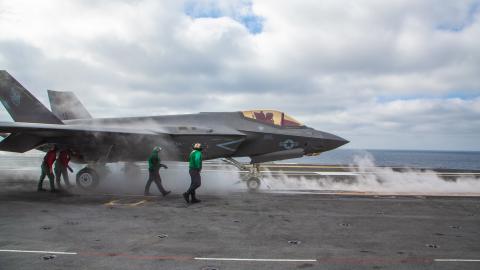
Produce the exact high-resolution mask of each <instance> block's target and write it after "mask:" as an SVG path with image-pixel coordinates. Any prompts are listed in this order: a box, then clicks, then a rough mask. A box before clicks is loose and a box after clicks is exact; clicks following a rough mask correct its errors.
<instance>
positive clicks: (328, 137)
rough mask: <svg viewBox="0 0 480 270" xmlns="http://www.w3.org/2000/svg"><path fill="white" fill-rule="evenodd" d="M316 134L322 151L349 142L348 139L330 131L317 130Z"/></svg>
mask: <svg viewBox="0 0 480 270" xmlns="http://www.w3.org/2000/svg"><path fill="white" fill-rule="evenodd" d="M317 136H318V139H320V142H321V143H320V145H319V146H320V148H321V149H322V150H324V151H328V150H332V149H335V148H338V147H340V146H342V145H345V144H347V143H349V141H348V140H345V139H344V138H342V137H340V136H337V135H334V134H331V133H327V132H321V131H320V132H318V134H317Z"/></svg>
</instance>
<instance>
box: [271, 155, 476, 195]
mask: <svg viewBox="0 0 480 270" xmlns="http://www.w3.org/2000/svg"><path fill="white" fill-rule="evenodd" d="M265 183H266V184H267V185H264V187H263V188H264V189H269V188H270V189H271V190H304V191H305V190H309V191H347V192H348V191H351V192H373V193H383V194H385V193H388V194H394V193H401V194H445V195H447V194H477V195H478V194H480V179H476V178H474V177H471V176H470V177H455V178H453V179H449V180H445V179H443V178H441V176H440V175H439V174H437V173H436V172H434V171H431V170H422V171H419V170H418V169H417V170H414V169H411V168H404V169H403V170H402V171H396V170H394V169H392V168H390V167H377V166H375V162H374V159H373V157H372V156H370V155H364V156H355V158H354V164H351V165H350V172H347V173H345V174H344V175H343V176H341V175H338V176H334V177H333V176H325V177H317V178H315V179H307V178H305V177H294V176H289V175H286V174H281V175H277V174H275V175H273V174H271V173H270V174H269V175H267V176H266V177H265Z"/></svg>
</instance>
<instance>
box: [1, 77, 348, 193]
mask: <svg viewBox="0 0 480 270" xmlns="http://www.w3.org/2000/svg"><path fill="white" fill-rule="evenodd" d="M48 94H49V99H50V105H51V109H52V111H50V110H48V109H47V108H46V107H45V106H44V105H43V104H42V103H40V101H38V100H37V99H36V98H35V97H34V96H33V95H32V94H31V93H30V92H29V91H28V90H26V89H25V88H24V87H23V86H22V85H21V84H20V83H19V82H18V81H17V80H15V79H14V78H13V77H12V76H11V75H10V74H9V73H8V72H7V71H4V70H3V71H0V100H1V102H2V104H3V105H4V107H5V108H6V109H7V111H8V113H9V114H10V116H11V117H12V118H13V120H14V121H15V122H0V132H3V133H8V134H9V135H8V137H6V138H5V139H4V140H3V141H1V142H0V151H10V152H18V153H23V152H26V151H29V150H32V149H40V150H43V149H47V148H48V147H51V146H52V145H57V146H58V147H59V148H64V149H70V150H72V151H73V152H74V153H75V155H74V156H73V159H72V161H73V162H76V163H81V164H86V166H85V167H84V168H83V169H81V170H79V171H78V173H77V175H76V180H77V185H78V186H80V187H81V188H84V189H93V188H95V187H96V186H97V185H98V183H99V181H100V180H101V178H102V177H101V176H102V172H103V171H104V170H103V169H102V168H104V166H105V164H107V163H112V162H126V163H132V162H137V161H144V160H146V159H147V156H148V155H149V153H150V149H152V148H153V147H154V146H157V145H160V146H161V147H162V148H163V149H165V151H162V152H163V155H164V156H163V157H162V159H165V160H172V161H186V160H187V158H188V155H189V153H190V152H191V147H192V144H194V143H196V142H200V143H202V145H203V146H204V159H206V160H208V159H218V158H223V159H225V160H226V161H228V162H229V163H231V164H232V165H235V166H237V167H239V168H242V169H245V170H247V169H248V171H249V173H248V174H247V176H246V177H245V182H246V183H247V187H248V188H249V189H252V190H255V189H258V188H259V187H260V184H261V174H260V164H261V163H263V162H270V161H276V160H284V159H291V158H299V157H302V156H304V155H317V154H319V153H321V152H325V151H329V150H332V149H335V148H337V147H340V146H342V145H344V144H346V143H348V141H347V140H345V139H343V138H341V137H339V136H336V135H333V134H330V133H327V132H323V131H319V130H315V129H313V128H310V127H308V126H306V125H304V124H302V123H300V122H299V121H297V120H295V119H294V118H293V117H291V116H289V115H287V114H285V113H283V112H280V111H276V110H247V111H237V112H201V113H197V114H182V115H164V116H145V117H123V118H92V116H91V115H90V113H88V111H87V110H86V109H85V107H84V106H83V105H82V103H81V102H80V101H79V100H78V99H77V98H76V97H75V95H74V94H73V93H72V92H59V91H52V90H49V91H48ZM238 157H249V158H250V161H251V162H250V164H251V165H249V166H248V168H247V166H245V165H243V164H242V163H240V162H238V161H237V160H235V158H238Z"/></svg>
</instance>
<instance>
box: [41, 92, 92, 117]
mask: <svg viewBox="0 0 480 270" xmlns="http://www.w3.org/2000/svg"><path fill="white" fill-rule="evenodd" d="M48 98H49V99H50V108H51V109H52V112H53V113H54V114H55V115H56V116H57V117H58V118H60V119H62V120H72V119H90V118H92V116H91V115H90V113H88V111H87V109H85V107H84V106H83V104H82V103H81V102H80V100H78V98H77V96H75V94H74V93H73V92H60V91H53V90H48Z"/></svg>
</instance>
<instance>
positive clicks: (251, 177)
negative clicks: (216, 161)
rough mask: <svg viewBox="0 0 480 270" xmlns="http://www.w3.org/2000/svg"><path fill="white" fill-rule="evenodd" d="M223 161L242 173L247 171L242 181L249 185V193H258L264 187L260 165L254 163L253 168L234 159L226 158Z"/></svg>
mask: <svg viewBox="0 0 480 270" xmlns="http://www.w3.org/2000/svg"><path fill="white" fill-rule="evenodd" d="M223 161H225V162H227V163H228V164H230V165H233V166H235V167H237V168H238V169H239V170H241V171H247V173H246V174H245V175H242V181H243V182H245V183H246V184H247V188H248V190H249V191H257V190H258V189H259V188H260V186H261V185H262V181H261V179H262V176H261V173H260V164H259V163H254V164H252V166H251V167H250V166H246V165H244V164H242V163H240V162H238V161H237V160H235V159H233V158H225V159H223Z"/></svg>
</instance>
